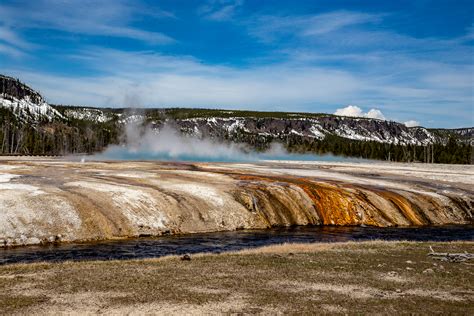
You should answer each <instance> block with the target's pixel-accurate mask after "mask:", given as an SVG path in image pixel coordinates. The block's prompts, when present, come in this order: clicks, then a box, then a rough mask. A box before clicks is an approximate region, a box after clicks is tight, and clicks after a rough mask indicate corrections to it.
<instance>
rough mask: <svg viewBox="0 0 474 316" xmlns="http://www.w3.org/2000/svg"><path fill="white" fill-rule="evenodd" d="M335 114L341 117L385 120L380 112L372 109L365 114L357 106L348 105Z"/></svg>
mask: <svg viewBox="0 0 474 316" xmlns="http://www.w3.org/2000/svg"><path fill="white" fill-rule="evenodd" d="M334 114H335V115H340V116H353V117H367V118H374V119H379V120H385V116H384V115H383V114H382V112H381V111H380V110H377V109H370V110H369V111H368V112H367V113H364V111H362V109H361V108H360V107H358V106H356V105H348V106H346V107H345V108H342V109H337V110H336V112H334Z"/></svg>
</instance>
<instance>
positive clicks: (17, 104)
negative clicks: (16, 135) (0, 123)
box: [0, 96, 63, 122]
mask: <svg viewBox="0 0 474 316" xmlns="http://www.w3.org/2000/svg"><path fill="white" fill-rule="evenodd" d="M0 107H4V108H7V109H10V110H11V111H12V112H13V113H14V114H15V115H16V116H17V117H18V118H19V119H21V120H24V121H29V120H31V119H32V120H34V121H36V122H37V121H40V120H47V121H52V120H53V119H55V118H58V117H59V118H63V116H62V115H61V114H60V113H59V112H58V111H57V110H56V109H54V108H53V107H52V106H50V105H49V104H48V103H46V102H45V101H42V102H41V103H39V104H36V103H34V102H32V101H31V99H30V97H29V96H25V97H24V98H23V99H17V98H8V99H7V98H5V97H3V96H0Z"/></svg>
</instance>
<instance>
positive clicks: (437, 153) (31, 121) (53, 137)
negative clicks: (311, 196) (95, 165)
mask: <svg viewBox="0 0 474 316" xmlns="http://www.w3.org/2000/svg"><path fill="white" fill-rule="evenodd" d="M0 88H1V91H0V93H1V94H0V140H1V142H2V143H1V146H0V154H3V155H8V154H21V155H67V154H77V153H96V152H100V151H102V150H104V149H105V148H106V147H107V146H108V145H110V144H120V143H123V142H125V141H126V139H125V136H124V133H123V131H124V127H125V126H126V124H129V123H138V124H140V125H143V126H144V125H146V126H150V127H151V128H154V129H157V130H159V129H160V128H161V127H162V126H163V125H164V124H168V125H172V126H174V127H175V128H176V129H177V130H179V131H180V132H181V133H183V134H185V135H189V136H193V137H199V138H211V139H214V140H216V141H221V142H237V143H244V144H247V146H248V147H249V149H255V150H265V149H267V148H269V146H270V144H271V143H272V142H279V143H282V144H283V145H284V146H285V147H286V148H287V149H288V151H290V152H298V153H316V154H327V153H332V154H334V155H343V156H348V157H361V158H369V159H380V160H391V161H407V162H412V161H418V162H434V163H462V164H468V163H472V151H473V147H472V139H473V135H474V129H473V128H464V129H451V130H450V129H426V128H423V127H412V128H408V127H406V126H405V125H403V124H400V123H397V122H392V121H385V120H377V119H368V118H353V117H340V116H335V115H329V114H316V113H285V112H254V111H228V110H214V109H182V108H172V109H133V110H132V109H106V108H91V107H77V106H60V105H50V104H48V103H46V102H45V101H44V99H43V97H42V96H41V95H40V94H39V93H38V92H36V91H34V90H33V89H31V88H30V87H28V86H26V85H25V84H23V83H21V82H20V81H19V80H17V79H14V78H11V77H7V76H1V75H0Z"/></svg>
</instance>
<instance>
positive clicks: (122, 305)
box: [0, 241, 474, 315]
mask: <svg viewBox="0 0 474 316" xmlns="http://www.w3.org/2000/svg"><path fill="white" fill-rule="evenodd" d="M429 246H433V248H434V249H435V250H436V251H440V252H451V253H453V252H464V251H467V252H470V253H472V252H474V243H473V242H451V243H428V242H416V243H415V242H382V241H373V242H358V243H355V242H348V243H331V244H323V243H319V244H284V245H277V246H269V247H264V248H259V249H252V250H244V251H240V252H235V253H223V254H199V255H193V256H192V257H191V260H190V261H184V260H181V258H179V257H175V256H170V257H164V258H159V259H147V260H127V261H85V262H63V263H35V264H15V265H4V266H0V310H1V311H2V313H4V314H96V313H103V314H163V315H165V314H166V315H169V314H222V313H228V314H391V315H394V314H401V313H403V314H410V313H415V314H463V315H473V314H474V265H473V263H472V262H462V263H451V262H443V261H438V260H434V259H433V258H431V257H429V256H427V253H428V252H429Z"/></svg>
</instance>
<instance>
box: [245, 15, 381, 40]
mask: <svg viewBox="0 0 474 316" xmlns="http://www.w3.org/2000/svg"><path fill="white" fill-rule="evenodd" d="M379 20H380V15H376V14H366V13H359V12H350V11H334V12H328V13H322V14H316V15H299V16H272V15H265V16H257V17H253V18H251V19H249V20H248V21H247V25H248V26H249V32H250V34H251V35H254V36H255V37H257V38H259V39H261V40H263V41H273V40H276V39H278V38H279V37H281V36H290V37H292V36H299V37H318V36H321V35H325V34H329V33H330V34H334V33H335V32H336V31H339V30H341V29H344V28H347V27H354V26H357V25H361V24H367V23H375V22H378V21H379Z"/></svg>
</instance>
